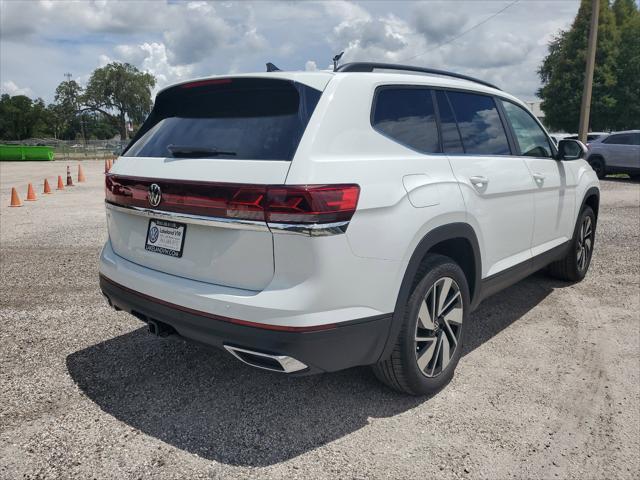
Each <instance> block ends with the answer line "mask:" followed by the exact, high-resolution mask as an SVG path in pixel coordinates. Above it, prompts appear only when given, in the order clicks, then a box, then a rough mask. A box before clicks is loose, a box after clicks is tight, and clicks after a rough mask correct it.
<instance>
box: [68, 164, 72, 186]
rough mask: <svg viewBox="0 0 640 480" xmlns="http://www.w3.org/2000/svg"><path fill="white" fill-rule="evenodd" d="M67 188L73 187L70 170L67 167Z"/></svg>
mask: <svg viewBox="0 0 640 480" xmlns="http://www.w3.org/2000/svg"><path fill="white" fill-rule="evenodd" d="M67 187H73V179H72V178H71V169H70V168H69V165H67Z"/></svg>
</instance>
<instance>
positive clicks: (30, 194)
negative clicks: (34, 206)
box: [27, 184, 38, 202]
mask: <svg viewBox="0 0 640 480" xmlns="http://www.w3.org/2000/svg"><path fill="white" fill-rule="evenodd" d="M37 199H38V197H36V192H34V191H33V185H31V184H29V186H28V187H27V201H29V202H35V201H36V200H37Z"/></svg>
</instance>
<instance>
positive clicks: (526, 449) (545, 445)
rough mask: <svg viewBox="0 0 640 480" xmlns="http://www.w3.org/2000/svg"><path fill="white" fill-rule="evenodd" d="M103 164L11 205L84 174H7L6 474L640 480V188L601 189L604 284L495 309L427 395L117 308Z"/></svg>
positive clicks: (512, 299)
mask: <svg viewBox="0 0 640 480" xmlns="http://www.w3.org/2000/svg"><path fill="white" fill-rule="evenodd" d="M84 165H85V171H86V174H87V177H88V182H87V183H85V184H81V185H79V186H76V187H74V188H72V189H67V190H65V191H64V192H55V193H54V194H53V195H48V196H46V198H43V197H44V196H42V195H40V196H39V199H38V201H37V202H34V203H28V204H26V205H25V206H24V207H22V208H14V209H12V208H8V207H7V205H8V203H9V192H10V187H11V186H12V185H16V186H19V187H20V190H21V194H22V196H23V199H24V196H25V195H26V183H27V182H28V181H34V182H37V183H38V191H40V189H41V182H42V177H43V176H44V175H49V178H50V181H51V180H53V178H54V177H53V176H54V175H57V174H63V173H64V171H65V164H64V163H60V162H49V163H23V164H7V163H4V164H0V179H1V182H0V203H1V205H0V227H1V232H0V246H1V268H2V270H1V277H0V302H1V308H0V365H1V368H0V478H7V479H14V478H16V479H17V478H94V477H95V478H221V477H242V478H248V477H253V478H304V479H308V478H335V477H340V478H408V477H421V478H446V479H448V478H498V479H502V478H523V477H527V478H576V479H587V478H638V475H639V472H640V453H639V452H640V378H639V376H640V249H639V248H638V245H639V244H640V223H639V222H640V184H638V183H631V182H629V181H621V180H618V181H613V180H610V181H605V182H603V183H602V187H603V192H602V206H601V209H600V212H601V213H600V219H599V226H598V234H597V241H596V251H595V256H594V259H593V263H592V265H591V271H590V272H589V274H588V276H587V278H586V279H585V281H583V282H582V283H580V284H577V285H567V284H563V283H561V282H557V281H554V280H550V279H548V278H546V277H545V276H544V275H542V274H538V275H535V276H533V277H531V278H529V279H527V280H525V281H522V282H520V283H519V284H517V285H515V286H513V287H511V288H509V289H508V290H506V291H504V292H502V293H499V294H497V295H496V296H494V297H492V298H491V299H489V300H487V301H485V302H484V303H483V304H482V306H481V307H480V309H479V310H477V311H476V312H475V313H474V314H473V316H472V320H473V322H472V323H471V324H470V325H468V328H470V331H469V336H468V338H469V340H468V341H467V345H466V348H465V353H464V357H463V358H462V360H461V361H460V364H459V366H458V370H457V373H456V376H455V378H454V380H453V382H452V383H451V384H450V385H449V386H448V387H447V388H446V389H445V390H443V391H442V392H441V393H439V394H437V395H435V396H433V397H431V398H409V397H404V396H401V395H399V394H396V393H393V392H391V391H389V390H387V389H386V388H385V387H383V386H381V385H379V384H378V383H377V382H376V380H375V378H374V377H373V375H372V374H371V373H370V371H369V370H368V369H367V368H357V369H352V370H348V371H345V372H341V373H337V374H332V375H322V376H314V377H305V378H288V377H285V376H281V375H277V374H270V373H267V372H262V371H257V370H253V369H250V368H248V367H245V366H243V365H241V364H239V363H238V362H236V361H235V360H234V359H232V358H231V357H230V356H229V355H228V354H225V353H223V352H219V351H215V350H209V349H206V348H204V347H199V346H195V345H191V344H187V343H185V342H183V341H180V340H159V339H157V338H155V337H152V336H150V335H148V334H146V333H145V330H144V329H143V328H142V324H141V323H140V322H139V321H138V320H136V319H135V318H133V317H131V316H129V315H127V314H125V313H116V312H114V311H113V310H110V309H109V308H108V307H107V305H106V303H105V302H104V300H103V298H102V296H101V295H100V292H99V290H98V285H97V266H98V254H99V251H100V248H101V246H102V244H103V242H104V240H105V236H106V232H105V226H104V223H105V222H104V211H103V204H102V202H103V189H102V185H103V176H102V169H103V166H102V163H101V162H85V163H84ZM76 168H77V167H75V164H74V165H73V170H74V172H75V169H76Z"/></svg>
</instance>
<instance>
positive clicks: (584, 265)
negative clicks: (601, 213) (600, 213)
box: [549, 206, 596, 282]
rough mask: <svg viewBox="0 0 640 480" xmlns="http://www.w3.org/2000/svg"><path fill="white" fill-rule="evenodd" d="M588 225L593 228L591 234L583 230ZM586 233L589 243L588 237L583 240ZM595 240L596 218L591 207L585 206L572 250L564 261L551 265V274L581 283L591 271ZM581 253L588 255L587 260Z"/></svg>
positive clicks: (575, 233)
mask: <svg viewBox="0 0 640 480" xmlns="http://www.w3.org/2000/svg"><path fill="white" fill-rule="evenodd" d="M586 223H588V224H589V226H590V228H591V230H590V232H586V231H585V230H583V228H585V227H586V226H585V224H586ZM585 233H589V234H588V241H587V238H586V237H585V238H582V237H583V235H584V234H585ZM595 240H596V216H595V214H594V213H593V210H592V209H591V207H589V206H585V207H584V208H583V209H582V212H580V215H579V216H578V222H577V223H576V227H575V230H574V232H573V239H572V240H571V248H570V249H569V251H568V252H567V255H566V256H565V257H564V258H563V259H561V260H558V261H557V262H554V263H552V264H551V265H549V273H550V274H551V275H552V276H553V277H555V278H558V279H560V280H565V281H568V282H579V281H581V280H582V279H583V278H584V277H585V275H586V274H587V271H588V270H589V265H590V264H591V258H592V256H593V247H594V246H595ZM585 249H586V251H585ZM581 251H582V254H583V255H586V257H585V258H582V257H581V255H580V252H581Z"/></svg>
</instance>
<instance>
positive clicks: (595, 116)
mask: <svg viewBox="0 0 640 480" xmlns="http://www.w3.org/2000/svg"><path fill="white" fill-rule="evenodd" d="M639 15H640V14H639V13H638V8H637V6H636V5H635V2H634V1H633V0H616V1H615V2H614V4H613V5H610V4H609V3H608V1H607V0H601V1H600V11H599V18H598V41H597V47H596V64H595V71H594V77H593V91H592V97H591V116H590V129H591V130H614V129H622V128H638V123H639V122H640V116H638V114H637V107H638V105H639V104H640V89H639V88H638V73H637V71H638V70H637V68H638V62H640V48H638V46H637V45H638V40H639V37H640V36H639V35H638V31H637V26H635V27H634V25H637V24H636V23H635V20H633V18H637V17H638V16H639ZM590 19H591V0H582V2H581V4H580V9H579V10H578V14H577V15H576V18H575V20H574V22H573V24H572V26H571V28H570V29H569V30H567V31H561V32H559V34H558V35H557V36H556V38H554V40H553V41H552V42H551V43H550V44H549V54H548V55H547V57H546V58H545V59H544V61H543V63H542V65H541V66H540V68H539V70H538V74H539V75H540V79H541V80H542V88H541V89H540V90H539V91H538V95H539V96H540V98H542V109H543V110H544V112H545V115H546V116H545V122H546V123H547V124H548V126H549V127H550V128H552V129H554V130H564V131H567V132H576V131H577V130H578V122H579V118H580V103H581V99H582V91H583V87H584V73H585V66H586V54H587V43H588V38H589V23H590ZM634 115H635V116H634ZM634 122H635V125H633V123H634Z"/></svg>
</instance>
